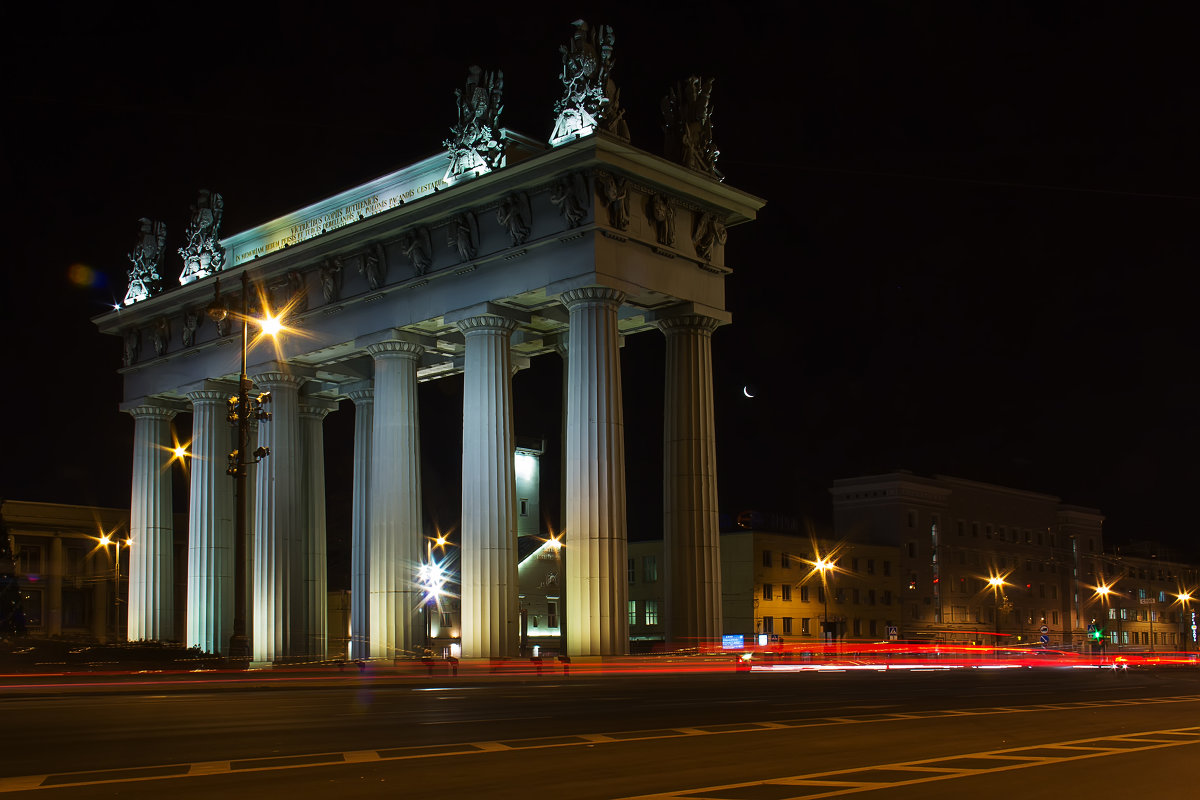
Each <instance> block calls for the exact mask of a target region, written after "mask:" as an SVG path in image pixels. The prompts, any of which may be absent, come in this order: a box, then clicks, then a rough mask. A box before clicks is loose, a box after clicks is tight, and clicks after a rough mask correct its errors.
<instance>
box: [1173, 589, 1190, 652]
mask: <svg viewBox="0 0 1200 800" xmlns="http://www.w3.org/2000/svg"><path fill="white" fill-rule="evenodd" d="M1175 598H1176V599H1177V600H1179V604H1180V605H1181V606H1182V607H1183V614H1182V615H1181V617H1182V619H1183V632H1182V633H1181V634H1180V636H1182V637H1183V638H1182V639H1180V650H1182V651H1183V652H1184V653H1186V652H1187V643H1188V631H1189V630H1191V624H1190V623H1191V620H1189V619H1188V603H1190V602H1191V601H1192V593H1191V592H1186V591H1185V592H1180V593H1179V594H1177V595H1175Z"/></svg>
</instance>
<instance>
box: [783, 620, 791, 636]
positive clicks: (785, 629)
mask: <svg viewBox="0 0 1200 800" xmlns="http://www.w3.org/2000/svg"><path fill="white" fill-rule="evenodd" d="M783 632H784V633H787V634H790V633H791V632H792V618H791V617H784V618H783Z"/></svg>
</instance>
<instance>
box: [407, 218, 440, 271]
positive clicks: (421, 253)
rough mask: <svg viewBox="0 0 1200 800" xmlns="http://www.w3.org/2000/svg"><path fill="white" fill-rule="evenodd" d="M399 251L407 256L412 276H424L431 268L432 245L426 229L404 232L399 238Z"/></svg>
mask: <svg viewBox="0 0 1200 800" xmlns="http://www.w3.org/2000/svg"><path fill="white" fill-rule="evenodd" d="M400 249H401V250H403V251H404V255H406V256H408V263H409V264H411V265H412V268H413V274H414V275H424V274H425V273H427V272H429V268H430V267H431V266H433V255H432V254H433V244H432V242H431V241H430V238H429V229H428V228H425V227H421V228H413V229H412V230H409V231H405V232H404V235H403V236H401V237H400Z"/></svg>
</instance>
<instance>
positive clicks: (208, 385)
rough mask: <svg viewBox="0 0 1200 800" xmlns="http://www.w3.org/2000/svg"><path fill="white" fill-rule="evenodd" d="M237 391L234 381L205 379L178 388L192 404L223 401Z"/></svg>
mask: <svg viewBox="0 0 1200 800" xmlns="http://www.w3.org/2000/svg"><path fill="white" fill-rule="evenodd" d="M237 391H238V388H237V384H236V383H228V382H226V381H207V380H206V381H200V382H198V383H193V384H191V385H190V386H184V387H183V388H182V389H180V392H181V393H182V394H183V396H184V397H186V398H187V399H188V400H190V401H191V403H192V405H193V406H194V405H196V404H197V403H224V402H225V401H226V400H228V399H229V398H230V397H233V396H235V395H236V394H237Z"/></svg>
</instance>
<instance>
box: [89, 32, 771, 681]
mask: <svg viewBox="0 0 1200 800" xmlns="http://www.w3.org/2000/svg"><path fill="white" fill-rule="evenodd" d="M612 48H613V34H612V30H611V29H610V28H608V27H605V26H601V27H598V28H589V27H588V26H587V25H586V23H583V22H577V23H575V24H574V26H573V30H572V35H571V38H570V40H569V42H568V44H567V45H566V46H564V47H562V48H560V50H561V52H562V81H563V96H562V98H561V99H559V100H558V102H557V103H556V104H555V107H554V108H553V110H551V109H547V119H554V120H555V122H554V125H553V129H552V134H551V136H550V137H549V139H548V140H535V139H533V138H530V137H527V136H522V135H520V134H517V133H515V132H512V131H508V130H506V129H504V128H503V127H502V126H501V125H500V120H499V119H498V117H499V113H500V109H501V107H502V103H503V100H502V95H503V92H504V90H505V87H504V80H503V75H502V74H501V73H500V72H498V71H486V70H482V69H479V68H478V67H472V68H471V69H470V70H469V71H468V77H467V79H466V83H465V85H464V86H463V88H460V89H458V90H457V92H456V95H457V98H458V99H457V106H458V115H457V121H453V120H448V122H451V123H452V124H451V129H452V135H451V136H450V137H449V138H448V139H447V140H446V141H445V142H444V148H445V152H443V153H440V154H439V155H436V156H434V157H431V158H428V159H425V160H424V161H420V162H417V163H415V164H413V165H411V166H408V167H406V168H404V169H401V170H399V171H397V172H394V173H391V174H389V175H385V176H383V177H381V178H378V179H377V180H374V181H371V182H370V183H367V184H365V185H363V186H359V187H356V188H354V189H351V190H349V191H346V192H343V193H341V194H339V195H337V196H335V197H331V198H328V199H327V200H324V201H322V202H320V203H317V204H314V205H311V206H309V207H307V208H303V209H300V210H298V211H295V212H294V213H291V214H288V215H287V216H284V217H281V218H279V219H276V220H273V221H271V222H268V223H266V224H264V225H261V226H259V227H257V228H254V229H252V230H248V231H243V232H241V233H237V234H234V235H231V236H222V235H221V233H220V222H221V216H222V212H223V207H224V198H222V197H221V195H220V194H218V193H216V192H209V191H205V192H201V194H200V196H199V198H198V200H197V202H196V204H195V205H194V206H193V207H192V210H191V217H190V222H189V224H188V225H187V228H186V231H185V232H184V235H183V236H182V237H181V238H180V240H179V241H177V242H171V241H170V235H169V231H168V230H167V226H166V225H165V224H164V223H162V222H159V221H155V220H148V219H143V220H141V221H140V226H141V227H140V234H139V238H138V239H137V241H136V244H135V247H134V249H133V252H131V253H130V256H129V257H130V260H131V262H132V264H131V267H130V269H129V291H128V294H127V295H126V298H125V301H124V303H123V304H122V305H121V307H120V308H118V309H114V310H113V311H111V312H109V313H105V314H103V315H101V316H99V317H97V318H96V320H95V321H96V324H97V325H98V327H99V328H100V330H101V331H102V332H104V333H106V334H111V335H115V336H120V337H122V338H123V341H124V346H125V349H124V366H123V367H122V368H121V374H122V375H123V378H124V402H123V404H122V409H123V410H124V411H126V412H128V413H129V414H131V415H132V416H133V417H134V419H135V429H134V445H133V446H134V461H133V494H132V508H131V529H132V538H133V542H134V544H133V546H132V548H131V550H130V554H131V555H130V558H131V564H130V578H129V585H130V589H129V626H128V627H129V638H130V639H131V640H141V639H147V640H182V641H184V642H185V643H186V644H188V645H190V646H197V647H200V648H202V649H203V650H206V651H210V652H219V653H228V652H229V648H230V641H231V635H232V634H233V632H234V627H235V622H237V620H236V618H237V617H239V616H240V615H242V614H244V616H245V619H246V634H247V638H248V639H249V642H250V650H251V652H250V653H249V654H248V655H250V656H251V657H252V658H253V659H254V660H256V661H261V662H279V661H286V660H290V659H297V658H320V657H322V656H323V655H324V654H325V652H326V640H327V631H326V613H325V602H326V577H325V575H326V564H325V502H324V475H323V469H324V467H323V431H322V419H323V418H324V417H325V416H326V415H327V414H328V413H329V412H330V411H333V410H335V409H336V408H337V407H338V402H339V401H341V400H343V399H349V400H351V401H352V402H353V403H354V406H355V427H354V443H353V444H354V477H353V482H354V501H353V521H352V531H353V544H352V549H353V555H352V573H353V574H352V604H353V610H352V621H351V629H352V648H353V650H352V655H354V656H355V657H381V658H382V657H394V656H397V655H403V654H404V653H406V652H410V651H412V649H413V645H414V639H416V638H417V637H419V635H420V632H421V631H422V628H421V623H420V617H419V616H418V615H419V607H420V605H421V600H420V597H419V592H420V588H419V581H418V576H417V570H418V568H419V564H420V562H421V558H422V556H423V555H424V552H425V545H424V541H425V534H424V531H423V530H422V513H421V490H420V489H421V470H420V459H419V441H420V436H422V435H436V434H431V433H429V432H424V433H423V432H422V430H421V419H420V413H419V408H418V402H417V385H418V383H419V382H421V381H429V380H437V379H439V378H442V377H445V376H448V375H453V374H459V373H461V374H462V375H463V380H464V390H463V453H462V519H461V524H460V531H461V552H460V564H461V609H462V610H461V616H462V618H461V635H462V653H463V656H464V657H481V658H483V657H488V658H504V657H509V656H514V655H516V654H517V653H516V651H517V643H518V637H517V622H518V613H519V612H518V606H517V581H516V574H517V571H516V567H517V561H516V556H517V548H516V512H515V508H514V504H515V499H514V488H513V486H514V475H513V469H514V466H513V452H514V443H513V423H512V410H513V399H512V392H511V378H512V375H513V374H514V371H515V370H519V369H521V368H522V367H524V366H526V365H527V364H528V363H529V361H530V360H531V359H534V358H547V357H549V358H560V357H561V358H563V359H565V365H566V367H565V375H566V380H565V382H566V390H565V391H566V403H565V413H566V420H565V425H564V426H563V427H564V430H565V437H566V438H565V442H564V450H565V453H566V481H565V492H566V497H565V498H564V503H565V508H566V530H565V544H566V547H567V552H568V554H569V555H568V558H567V576H566V587H565V594H566V603H565V605H566V622H567V625H566V630H567V638H568V644H567V647H568V652H569V653H570V654H571V655H601V656H602V655H613V654H622V653H625V652H627V649H628V625H627V614H626V594H627V590H626V586H627V584H626V569H625V565H626V533H625V530H626V528H625V514H626V509H625V459H624V452H623V424H622V388H621V380H620V370H619V361H618V359H619V349H618V345H619V342H620V339H621V337H623V336H631V335H635V334H641V333H645V334H646V335H656V334H653V333H651V332H652V331H658V332H659V333H660V334H661V335H663V336H664V337H665V340H666V360H665V376H664V377H663V380H664V381H665V386H666V402H665V407H664V409H663V413H664V415H665V419H664V429H665V437H664V448H665V464H664V486H663V496H664V509H665V510H664V520H663V525H664V538H665V551H666V553H667V559H666V561H667V563H666V565H665V566H666V569H665V573H666V575H665V578H666V584H667V595H666V604H667V608H666V617H667V621H668V635H669V637H670V639H671V640H672V641H675V642H686V643H692V644H694V643H696V642H697V641H704V640H710V641H711V640H712V639H714V638H715V637H717V636H719V635H720V634H721V632H722V630H721V585H720V562H719V543H718V523H717V468H716V453H715V446H714V438H715V437H714V421H713V402H712V367H711V355H710V353H711V351H710V341H711V336H712V334H713V331H714V330H715V329H716V328H717V327H718V326H720V325H722V324H723V323H727V322H729V321H730V318H729V314H728V313H727V312H726V311H725V292H724V283H725V278H726V276H727V275H729V274H730V271H731V270H730V269H729V268H728V267H727V266H726V264H725V242H726V237H727V232H728V230H729V229H730V228H732V227H733V226H735V225H737V224H740V223H742V222H746V221H749V220H752V219H754V217H755V214H756V212H757V210H758V209H759V208H760V207H761V206H762V201H761V200H758V199H757V198H755V197H753V196H751V195H748V194H746V193H744V192H741V191H738V190H737V189H734V188H731V187H730V186H728V185H726V184H725V183H724V182H722V180H721V176H720V174H719V173H718V171H717V168H716V160H717V151H716V148H715V146H714V144H713V141H712V122H711V101H710V95H711V91H712V83H711V81H702V80H700V79H696V78H690V79H688V80H686V81H683V82H681V83H679V84H678V85H676V86H675V87H672V88H671V89H670V91H669V93H668V94H667V96H666V98H665V99H664V101H663V109H664V120H663V121H662V124H663V127H664V130H665V131H666V147H665V156H659V155H656V154H652V153H650V152H647V151H646V150H643V149H640V148H639V147H637V146H634V145H633V144H632V143H631V142H630V141H629V132H628V127H627V126H626V124H625V120H624V110H623V109H622V108H621V107H620V104H619V101H618V97H619V94H618V92H617V91H616V88H615V84H614V81H613V77H612V75H611V74H610V70H611V65H612ZM448 105H449V104H448ZM168 251H171V252H172V258H171V259H170V260H171V261H174V252H178V254H179V256H180V257H181V261H182V268H181V272H180V274H179V277H178V280H176V279H175V278H174V275H173V272H174V270H173V269H172V270H171V272H172V276H171V279H170V280H167V279H165V278H164V277H163V273H164V272H167V269H166V266H165V264H166V261H167V259H166V258H165V254H166V253H167V252H168ZM175 263H179V262H175ZM243 276H246V277H245V279H243ZM168 283H169V284H170V286H167V284H168ZM243 286H246V287H247V288H246V290H245V297H243V289H242V287H243ZM243 307H244V308H245V309H246V310H247V312H248V316H250V317H253V318H258V317H259V315H261V314H263V313H266V312H268V311H271V310H277V309H286V320H285V323H286V326H287V328H286V330H285V333H283V335H282V336H281V337H280V338H279V339H278V341H277V342H276V344H275V347H274V348H272V347H268V346H265V345H259V346H258V347H254V348H252V349H251V350H250V355H249V359H250V360H249V363H248V366H247V368H246V373H245V374H246V375H247V376H248V379H249V382H248V383H247V389H248V390H249V392H250V394H251V395H252V396H254V397H257V395H258V394H259V393H266V392H269V395H270V402H269V403H268V404H267V405H266V406H265V407H264V408H266V409H267V410H269V411H270V418H269V420H268V419H261V420H260V419H258V417H259V416H261V415H258V414H252V413H249V412H251V411H252V410H254V409H252V408H251V407H252V406H253V405H254V401H253V399H251V400H250V401H248V403H249V405H247V406H245V407H242V406H240V405H239V404H238V402H237V401H236V400H235V401H232V402H231V400H230V398H231V397H233V398H236V397H237V395H238V388H239V377H240V375H241V373H240V371H239V370H240V366H239V362H240V360H241V358H240V356H241V354H242V352H244V350H243V348H242V346H241V343H242V341H243V338H242V331H243V328H242V325H241V323H240V322H239V319H241V316H242V315H241V314H240V313H239V312H240V311H241V309H242V308H243ZM227 311H228V312H230V313H225V312H227ZM287 331H291V332H287ZM251 383H252V385H251ZM239 408H240V410H241V415H240V419H245V420H246V422H245V425H246V426H247V427H249V428H250V433H249V437H250V438H249V439H248V441H244V442H242V446H241V448H240V453H241V462H242V463H243V464H244V465H245V466H244V469H245V470H246V472H247V473H248V475H247V478H246V480H245V481H244V486H245V489H244V491H243V493H244V495H245V496H244V499H243V505H242V506H241V507H243V508H244V509H245V510H244V511H242V512H239V511H238V510H237V509H238V508H239V505H238V504H235V483H237V482H235V481H234V480H231V479H230V477H229V476H228V475H227V467H229V465H230V450H231V448H233V449H238V448H239V445H238V440H237V437H236V436H235V435H234V433H233V431H234V429H235V428H236V427H237V424H242V423H240V422H239V423H237V424H235V425H232V426H231V423H230V417H231V416H237V412H238V410H239ZM183 410H190V411H191V413H192V420H193V422H192V425H193V429H192V439H191V441H192V444H191V459H192V460H191V465H190V473H189V474H190V499H189V506H188V520H189V546H188V563H187V594H186V597H187V600H186V603H187V608H186V611H185V613H184V615H183V618H184V619H185V620H186V622H185V628H186V629H185V630H183V631H175V630H172V622H171V620H172V619H173V616H174V609H173V608H172V601H171V597H172V588H171V587H172V582H173V576H172V574H171V571H172V558H171V531H172V508H171V495H170V491H169V475H168V474H167V472H166V471H164V469H163V466H164V463H165V460H166V459H168V458H170V454H169V452H167V450H168V448H167V447H166V446H167V445H169V444H170V436H169V432H170V427H169V423H170V421H171V419H172V417H173V416H174V415H175V414H176V413H178V412H180V411H183ZM231 412H233V413H231ZM250 416H253V417H254V419H252V420H251V419H248V417H250ZM251 425H252V427H251ZM268 452H269V455H266V454H267V453H268ZM256 454H257V456H258V458H260V459H261V460H257V459H256ZM263 456H265V457H263ZM237 460H238V459H237V457H236V456H235V457H234V461H235V462H236V461H237ZM235 467H236V464H235ZM240 485H241V484H240ZM239 513H240V514H241V515H242V519H243V523H244V525H243V526H242V527H241V528H239V526H238V525H237V524H236V523H237V520H238V517H239ZM235 530H244V536H243V537H241V540H242V541H243V545H242V547H241V548H239V547H238V544H237V542H238V537H235ZM238 555H241V557H242V558H243V559H244V562H243V563H244V565H245V569H244V574H245V582H244V584H242V587H241V588H242V591H244V592H245V594H244V597H245V598H247V600H246V601H245V605H246V606H247V607H246V608H244V609H238V608H237V607H236V606H238V604H239V599H240V597H242V596H243V595H242V594H241V592H237V591H235V583H237V581H236V580H235V577H234V576H235V574H237V573H238V570H236V569H235V567H236V566H237V565H238V562H239V558H238V557H237V556H238Z"/></svg>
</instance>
